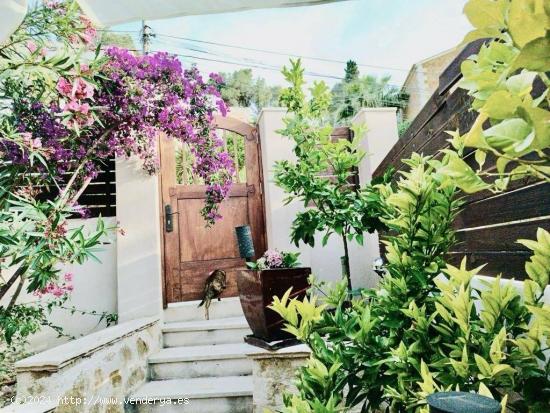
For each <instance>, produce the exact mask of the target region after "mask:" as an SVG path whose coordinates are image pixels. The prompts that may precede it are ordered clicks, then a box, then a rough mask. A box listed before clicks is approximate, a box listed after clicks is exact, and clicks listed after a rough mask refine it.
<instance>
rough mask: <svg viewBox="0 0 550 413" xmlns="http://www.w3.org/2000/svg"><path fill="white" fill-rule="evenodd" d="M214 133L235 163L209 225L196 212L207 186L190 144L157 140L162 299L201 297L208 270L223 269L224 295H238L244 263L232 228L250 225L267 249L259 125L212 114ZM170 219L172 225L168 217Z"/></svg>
mask: <svg viewBox="0 0 550 413" xmlns="http://www.w3.org/2000/svg"><path fill="white" fill-rule="evenodd" d="M215 122H216V128H217V129H216V133H218V134H220V135H221V137H222V138H223V139H224V142H225V146H226V151H227V152H228V153H230V154H231V157H232V158H233V161H234V163H235V166H236V168H235V169H236V173H235V175H234V177H233V186H232V189H231V192H230V194H229V197H228V198H227V199H226V200H225V201H224V202H223V203H222V205H221V207H220V213H221V214H222V216H223V219H222V220H221V221H219V222H217V223H216V224H215V225H213V226H212V227H210V228H207V227H205V221H204V219H203V218H202V217H201V215H200V210H201V208H202V207H203V206H204V200H205V189H206V186H205V185H204V183H203V182H201V180H200V178H198V177H197V176H195V175H193V172H192V169H191V165H192V162H193V157H192V155H191V153H190V151H189V150H188V147H186V146H184V145H182V144H181V143H179V142H176V141H175V140H172V139H167V138H165V137H164V138H162V139H161V143H160V162H161V178H160V179H161V191H162V212H161V213H162V220H161V222H162V224H163V235H164V237H163V249H164V292H165V297H164V298H165V303H173V302H178V301H188V300H197V299H200V298H202V293H203V288H204V283H205V281H206V278H207V277H208V275H209V274H210V272H211V271H213V270H215V269H222V270H224V271H226V274H227V289H226V290H225V292H224V293H223V295H222V296H225V297H228V296H229V297H231V296H236V295H238V291H237V282H236V275H237V272H238V271H239V270H240V269H242V268H244V267H245V262H244V260H243V259H241V258H240V257H239V251H238V247H237V243H236V239H235V230H234V228H235V227H236V226H239V225H246V224H248V225H250V227H251V229H252V236H253V239H254V246H255V249H256V253H257V254H258V255H261V254H262V253H263V252H264V250H265V248H266V236H265V224H264V206H263V189H262V175H261V174H262V168H261V160H260V148H259V136H258V133H257V129H256V128H255V127H254V126H252V125H249V124H247V123H244V122H241V121H239V120H237V119H234V118H223V117H219V118H216V120H215ZM168 218H172V226H171V227H172V228H168V226H167V220H168Z"/></svg>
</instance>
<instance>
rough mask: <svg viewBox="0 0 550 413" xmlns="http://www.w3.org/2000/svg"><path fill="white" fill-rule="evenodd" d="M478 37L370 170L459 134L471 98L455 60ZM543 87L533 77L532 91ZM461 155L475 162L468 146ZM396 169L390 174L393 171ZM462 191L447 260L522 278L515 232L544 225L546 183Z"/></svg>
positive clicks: (549, 206) (521, 251)
mask: <svg viewBox="0 0 550 413" xmlns="http://www.w3.org/2000/svg"><path fill="white" fill-rule="evenodd" d="M483 42H484V40H479V41H476V42H473V43H471V44H470V45H468V46H466V48H465V49H464V50H463V51H462V52H461V53H460V54H459V55H458V56H457V57H456V59H455V60H453V62H451V64H450V65H449V66H448V67H447V68H446V69H445V71H444V72H443V73H442V74H441V76H440V77H439V88H438V89H437V90H436V91H435V93H434V94H433V95H432V97H431V98H430V100H429V101H428V103H426V105H425V106H424V108H423V109H422V110H421V111H420V113H419V114H418V116H417V117H416V118H415V119H414V120H413V122H412V123H411V125H410V127H409V128H408V129H407V131H406V132H405V134H404V136H403V137H402V138H401V139H400V140H399V142H397V144H395V146H394V147H393V148H392V149H391V150H390V152H389V153H388V155H387V156H386V158H384V160H383V161H382V162H381V163H380V165H379V166H378V168H377V169H376V171H375V172H374V173H373V176H381V175H383V174H384V172H385V171H386V169H387V168H388V167H389V166H393V167H394V168H396V169H397V171H399V170H402V169H403V168H405V165H404V164H403V162H402V161H401V160H402V159H406V158H409V157H410V156H411V154H412V152H418V153H422V154H424V155H435V156H438V157H440V156H441V153H440V152H439V151H440V150H441V149H445V148H448V147H449V142H448V139H449V135H448V134H447V132H446V131H449V130H457V129H458V130H459V131H460V133H461V134H464V133H465V132H467V131H468V130H469V129H470V127H471V126H472V124H473V122H474V120H475V118H476V115H477V114H476V112H474V111H472V110H470V107H471V103H472V98H471V97H470V96H468V94H467V92H466V90H464V89H459V88H457V83H458V81H459V80H460V78H461V76H462V75H461V73H460V65H461V63H462V62H463V61H464V60H465V59H466V58H468V57H469V56H471V55H472V54H474V53H477V52H478V50H479V49H480V47H481V45H482V44H483ZM542 90H544V88H543V87H542V84H541V83H535V85H534V90H533V92H532V93H533V95H534V96H539V95H540V94H541V91H542ZM465 161H466V162H467V163H468V164H469V165H471V166H472V167H474V168H475V167H476V166H477V164H476V161H475V159H474V152H473V150H471V149H470V150H469V151H468V152H467V153H466V155H465ZM495 168H496V159H495V158H494V156H492V155H489V156H488V157H487V161H486V162H485V165H484V170H486V171H492V170H494V169H495ZM398 176H399V174H396V177H398ZM463 195H464V200H465V203H464V207H463V208H462V210H461V212H460V214H459V215H458V217H457V219H456V220H455V229H456V231H457V232H456V234H457V239H458V241H459V242H458V244H457V245H455V246H454V248H453V249H452V251H450V253H449V257H448V258H449V261H450V262H451V263H453V264H458V263H459V262H460V260H461V259H462V257H464V256H466V257H467V258H468V264H469V267H474V266H478V265H481V264H487V265H486V267H484V269H483V274H486V275H497V274H502V276H503V277H505V278H510V277H514V278H516V279H523V278H525V276H526V274H525V269H524V264H525V261H526V260H527V259H528V257H529V256H530V254H531V252H530V250H528V249H527V248H526V247H524V246H523V245H521V244H518V243H517V242H516V240H517V239H519V238H527V239H535V238H536V231H537V228H538V227H542V228H545V229H547V230H549V229H550V202H548V199H550V184H548V183H544V182H535V181H533V180H532V179H523V180H518V181H513V182H512V184H511V185H510V188H509V191H507V192H505V193H503V194H494V193H491V192H489V191H483V192H479V193H476V194H473V195H468V194H463Z"/></svg>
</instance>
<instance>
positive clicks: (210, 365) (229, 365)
mask: <svg viewBox="0 0 550 413" xmlns="http://www.w3.org/2000/svg"><path fill="white" fill-rule="evenodd" d="M254 350H256V348H255V347H252V346H250V345H248V344H246V343H234V344H217V345H204V346H188V347H170V348H164V349H162V350H161V351H160V352H159V353H157V354H155V355H153V356H151V357H150V358H149V371H150V374H151V379H152V380H166V379H180V378H181V379H186V378H196V377H224V376H246V375H250V374H252V361H251V360H249V359H248V358H247V357H246V354H247V353H250V352H252V351H254Z"/></svg>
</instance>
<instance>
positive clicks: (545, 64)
mask: <svg viewBox="0 0 550 413" xmlns="http://www.w3.org/2000/svg"><path fill="white" fill-rule="evenodd" d="M522 68H523V69H527V70H533V71H535V72H548V71H550V34H549V33H548V32H547V33H546V36H545V37H539V38H538V39H535V40H532V41H530V42H529V43H527V44H526V45H525V47H523V49H521V51H520V53H519V55H518V56H517V57H516V58H515V59H514V61H513V63H512V65H511V67H510V71H511V72H513V71H515V70H517V69H522Z"/></svg>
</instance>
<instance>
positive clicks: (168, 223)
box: [164, 204, 177, 232]
mask: <svg viewBox="0 0 550 413" xmlns="http://www.w3.org/2000/svg"><path fill="white" fill-rule="evenodd" d="M173 215H177V212H172V205H170V204H166V205H165V206H164V222H165V229H166V232H172V231H173V230H174V218H173V217H172V216H173Z"/></svg>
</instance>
